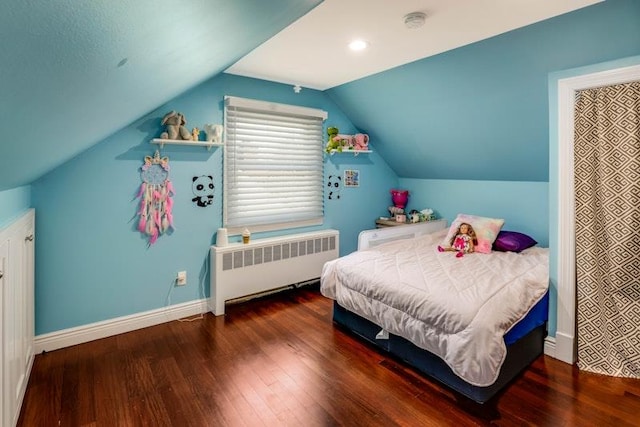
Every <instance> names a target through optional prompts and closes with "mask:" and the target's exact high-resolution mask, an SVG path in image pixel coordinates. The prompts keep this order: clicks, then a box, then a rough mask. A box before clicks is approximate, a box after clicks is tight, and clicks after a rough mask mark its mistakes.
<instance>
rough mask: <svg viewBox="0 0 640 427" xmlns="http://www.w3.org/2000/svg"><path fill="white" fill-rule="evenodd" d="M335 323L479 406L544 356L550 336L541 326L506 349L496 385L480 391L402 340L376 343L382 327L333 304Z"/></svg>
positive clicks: (542, 325) (444, 365)
mask: <svg viewBox="0 0 640 427" xmlns="http://www.w3.org/2000/svg"><path fill="white" fill-rule="evenodd" d="M543 301H544V303H547V298H544V299H543ZM541 302H542V301H541ZM532 311H533V310H532ZM333 320H334V322H335V323H337V324H338V325H341V326H343V327H345V328H347V329H348V330H349V331H351V332H353V333H355V334H357V335H359V336H360V337H362V338H364V339H365V340H366V341H368V342H370V343H372V344H374V345H375V346H376V347H378V348H380V349H382V350H385V351H387V352H389V353H391V354H392V355H394V356H396V357H398V358H400V359H401V360H403V361H404V362H406V363H408V364H409V365H410V366H412V367H414V368H416V369H417V370H418V371H420V372H421V373H423V374H426V375H428V376H429V377H432V378H434V379H436V380H437V381H439V382H441V383H442V384H444V385H445V386H447V387H449V388H451V389H453V390H454V391H456V392H458V393H460V394H461V395H463V396H465V397H467V398H469V399H471V400H473V401H475V402H478V403H486V402H488V401H489V400H490V399H491V398H492V397H494V396H495V395H496V394H498V393H499V392H500V391H501V390H502V389H503V388H504V387H505V386H506V385H507V384H508V383H509V382H510V381H511V380H512V379H513V378H515V377H516V376H517V375H518V374H519V373H520V372H521V371H522V370H523V369H524V368H526V367H527V366H529V365H530V364H531V363H532V362H533V361H534V360H535V359H536V358H537V357H538V356H540V355H541V354H542V353H543V350H544V338H545V337H546V335H547V331H546V323H542V324H540V325H538V326H535V327H534V328H533V329H531V330H529V331H528V332H527V333H526V334H524V335H523V336H522V337H521V338H519V339H518V340H517V341H515V342H513V343H511V344H509V345H507V356H506V358H505V361H504V363H503V365H502V368H501V369H500V375H499V376H498V379H497V380H496V382H495V383H493V384H492V385H490V386H488V387H477V386H474V385H471V384H469V383H467V382H466V381H464V380H463V379H462V378H460V377H458V376H457V375H456V374H454V373H453V371H452V370H451V368H449V366H448V365H447V364H446V363H445V362H444V361H443V360H442V359H441V358H439V357H438V356H436V355H434V354H432V353H430V352H428V351H426V350H423V349H421V348H419V347H417V346H415V345H414V344H412V343H411V342H409V341H407V340H406V339H404V338H402V337H399V336H397V335H393V334H391V333H390V334H389V339H377V338H376V335H377V334H378V333H379V332H380V327H379V326H377V325H376V324H374V323H372V322H370V321H369V320H366V319H364V318H362V317H360V316H358V315H357V314H354V313H352V312H351V311H349V310H347V309H345V308H343V307H341V306H340V305H339V304H338V303H337V302H335V301H334V303H333Z"/></svg>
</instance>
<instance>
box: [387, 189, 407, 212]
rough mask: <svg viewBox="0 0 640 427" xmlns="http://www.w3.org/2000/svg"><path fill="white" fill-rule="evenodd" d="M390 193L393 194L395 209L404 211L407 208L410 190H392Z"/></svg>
mask: <svg viewBox="0 0 640 427" xmlns="http://www.w3.org/2000/svg"><path fill="white" fill-rule="evenodd" d="M389 192H390V193H391V201H392V202H393V205H394V206H395V207H397V208H402V209H404V208H405V207H406V206H407V202H408V201H409V190H396V189H391V190H390V191H389Z"/></svg>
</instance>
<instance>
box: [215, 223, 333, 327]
mask: <svg viewBox="0 0 640 427" xmlns="http://www.w3.org/2000/svg"><path fill="white" fill-rule="evenodd" d="M339 237H340V234H339V232H338V230H323V231H316V232H311V233H301V234H290V235H287V236H281V237H273V238H268V239H258V240H252V241H251V242H250V243H248V244H242V243H232V244H229V245H226V246H221V247H218V246H211V251H210V253H211V282H210V290H209V292H210V298H209V306H210V307H209V308H210V310H211V312H212V313H213V314H215V315H216V316H220V315H223V314H224V305H225V302H226V301H229V300H232V299H235V298H240V297H246V296H250V295H253V294H258V293H262V292H266V291H271V290H274V289H278V288H281V287H284V286H288V285H292V284H296V283H300V282H305V281H308V280H312V279H316V278H319V277H320V274H321V273H322V267H323V266H324V263H325V262H327V261H330V260H332V259H336V258H337V257H338V254H339V253H340V248H339V240H340V239H339Z"/></svg>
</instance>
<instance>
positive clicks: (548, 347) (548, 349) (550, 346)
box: [544, 337, 557, 359]
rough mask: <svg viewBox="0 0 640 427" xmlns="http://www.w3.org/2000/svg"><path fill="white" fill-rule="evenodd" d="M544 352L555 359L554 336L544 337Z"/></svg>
mask: <svg viewBox="0 0 640 427" xmlns="http://www.w3.org/2000/svg"><path fill="white" fill-rule="evenodd" d="M544 354H545V355H547V356H549V357H553V358H554V359H557V357H556V339H555V338H554V337H546V338H545V339H544Z"/></svg>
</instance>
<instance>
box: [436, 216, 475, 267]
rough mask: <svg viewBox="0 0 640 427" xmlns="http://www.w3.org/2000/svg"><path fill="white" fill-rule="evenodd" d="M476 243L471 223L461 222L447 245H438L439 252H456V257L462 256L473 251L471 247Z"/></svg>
mask: <svg viewBox="0 0 640 427" xmlns="http://www.w3.org/2000/svg"><path fill="white" fill-rule="evenodd" d="M477 244H478V239H477V238H476V233H475V231H473V227H471V224H467V223H466V222H463V223H462V224H460V226H459V227H458V231H457V232H456V234H455V235H454V236H453V238H452V239H451V243H450V246H449V247H446V248H443V247H442V246H438V251H439V252H456V258H460V257H462V256H464V254H470V253H471V252H473V248H474V246H475V245H477Z"/></svg>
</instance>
